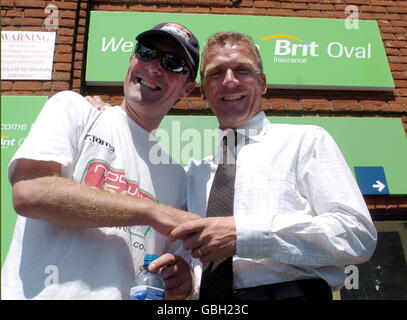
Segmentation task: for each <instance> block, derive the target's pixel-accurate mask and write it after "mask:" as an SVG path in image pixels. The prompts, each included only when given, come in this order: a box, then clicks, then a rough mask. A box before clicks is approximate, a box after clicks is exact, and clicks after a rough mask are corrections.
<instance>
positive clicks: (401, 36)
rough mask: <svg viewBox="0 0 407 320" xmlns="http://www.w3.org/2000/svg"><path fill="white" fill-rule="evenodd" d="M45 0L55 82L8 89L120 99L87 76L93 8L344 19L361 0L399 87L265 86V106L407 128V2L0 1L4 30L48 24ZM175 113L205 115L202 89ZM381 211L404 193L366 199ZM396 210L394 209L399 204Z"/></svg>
mask: <svg viewBox="0 0 407 320" xmlns="http://www.w3.org/2000/svg"><path fill="white" fill-rule="evenodd" d="M48 4H54V5H55V6H57V8H58V9H59V10H58V12H59V29H58V30H56V32H57V37H56V46H55V55H54V66H53V73H52V80H51V81H21V80H20V81H2V82H1V89H2V94H3V95H46V96H52V95H53V94H55V93H56V92H58V91H61V90H66V89H71V90H74V91H77V92H80V93H82V94H89V95H101V96H102V98H103V99H104V100H106V101H108V102H110V103H111V104H117V103H120V102H121V100H122V90H121V88H117V87H109V88H106V87H87V86H86V85H85V83H84V81H83V79H84V70H85V68H84V61H85V56H86V41H87V39H86V30H87V18H88V13H89V11H90V10H103V11H139V12H140V11H141V12H166V13H171V12H172V13H195V14H234V15H262V16H284V17H316V18H338V19H345V18H346V17H347V15H348V14H346V13H345V7H346V6H347V5H356V6H357V8H358V10H359V18H360V19H362V20H363V19H366V20H376V21H377V23H378V25H379V29H380V32H381V36H382V39H383V44H384V48H385V51H386V54H387V57H388V61H389V64H390V68H391V71H392V75H393V79H394V82H395V89H394V90H393V91H392V92H361V91H317V90H312V91H311V90H281V89H272V90H270V89H269V90H268V91H267V94H266V95H265V96H264V99H263V104H262V106H263V109H264V110H265V111H266V113H267V114H268V115H301V116H303V115H305V116H306V115H321V116H366V117H375V116H377V117H398V118H401V119H402V121H403V125H404V128H405V130H406V133H407V1H385V0H384V1H381V0H345V1H344V0H287V1H268V0H267V1H253V0H146V1H132V0H127V1H118V0H95V1H84V0H78V1H74V0H59V1H41V0H2V2H1V5H2V10H1V16H2V29H3V30H30V31H47V29H46V28H45V25H44V22H45V18H46V16H47V14H46V13H45V12H44V9H45V7H46V6H47V5H48ZM171 113H172V114H208V113H210V110H209V109H208V107H207V105H206V104H205V103H203V102H202V101H201V99H200V94H199V91H198V90H195V91H194V92H193V93H192V95H191V96H190V97H188V98H186V99H183V100H182V101H180V102H179V103H178V104H177V105H176V106H175V107H174V108H173V109H172V110H171ZM367 202H368V205H369V209H370V210H371V211H377V212H386V211H391V212H399V209H400V210H402V211H404V212H405V211H406V208H407V197H397V198H395V197H388V198H378V197H369V198H367ZM396 209H397V210H396Z"/></svg>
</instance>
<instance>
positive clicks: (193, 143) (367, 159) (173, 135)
mask: <svg viewBox="0 0 407 320" xmlns="http://www.w3.org/2000/svg"><path fill="white" fill-rule="evenodd" d="M269 120H270V121H271V122H274V123H288V124H312V125H318V126H320V127H322V128H324V129H326V130H327V131H328V132H329V133H330V134H331V135H332V137H333V138H334V140H335V142H336V143H337V144H338V147H339V149H340V150H341V151H342V153H343V155H344V158H345V160H346V162H347V163H348V165H349V167H350V168H351V169H352V170H353V169H354V168H355V167H383V169H384V171H385V174H386V177H387V187H388V190H389V194H391V195H407V162H406V161H405V159H407V139H406V134H405V132H404V128H403V124H402V122H401V119H400V118H350V117H269ZM217 128H218V121H217V119H216V117H215V116H166V117H165V118H164V120H163V121H162V123H161V125H160V127H159V129H158V130H157V133H156V136H157V139H158V140H159V142H160V145H161V146H162V147H163V149H164V150H166V151H167V152H168V153H169V154H171V155H172V157H173V158H174V159H175V160H176V161H178V162H179V163H181V164H182V165H186V164H187V162H188V160H189V159H190V158H193V159H196V160H201V159H203V158H204V157H206V156H209V155H212V154H214V152H215V149H216V146H217V137H218V130H217ZM389 142H391V143H389ZM163 161H165V159H162V162H163ZM353 173H355V172H353ZM374 182H376V181H374Z"/></svg>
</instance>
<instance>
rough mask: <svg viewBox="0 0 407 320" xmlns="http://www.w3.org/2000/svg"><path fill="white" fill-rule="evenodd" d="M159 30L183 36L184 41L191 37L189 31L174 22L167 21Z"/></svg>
mask: <svg viewBox="0 0 407 320" xmlns="http://www.w3.org/2000/svg"><path fill="white" fill-rule="evenodd" d="M161 30H165V31H168V32H172V33H175V34H176V35H178V36H181V37H182V38H184V39H185V41H189V40H190V39H191V33H190V32H189V31H188V30H187V29H185V28H184V27H183V26H181V25H179V24H176V23H167V24H165V25H164V26H163V27H162V28H161Z"/></svg>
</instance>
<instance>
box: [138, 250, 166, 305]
mask: <svg viewBox="0 0 407 320" xmlns="http://www.w3.org/2000/svg"><path fill="white" fill-rule="evenodd" d="M157 258H158V256H157V255H156V254H146V255H145V257H144V270H143V271H141V272H140V273H139V274H137V275H136V277H135V278H134V283H133V287H132V288H131V289H130V299H131V300H163V299H164V290H165V285H164V281H163V279H162V278H161V277H160V275H159V274H157V273H154V272H150V271H148V266H149V265H150V263H151V262H152V261H153V260H155V259H157Z"/></svg>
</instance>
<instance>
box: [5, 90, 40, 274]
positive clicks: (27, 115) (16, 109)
mask: <svg viewBox="0 0 407 320" xmlns="http://www.w3.org/2000/svg"><path fill="white" fill-rule="evenodd" d="M46 100H47V97H7V96H3V97H1V265H2V266H3V263H4V259H5V258H6V255H7V251H8V248H9V246H10V242H11V238H12V236H13V231H14V226H15V223H16V219H17V214H16V212H15V211H14V209H13V203H12V197H11V185H10V183H9V181H8V175H7V168H8V164H9V162H10V160H11V158H12V157H13V155H14V154H15V153H16V151H17V149H18V148H19V146H20V145H21V144H22V143H23V141H24V139H25V138H26V137H27V135H28V132H29V131H30V129H31V125H32V123H33V122H34V120H35V119H36V118H37V115H38V113H39V112H40V110H41V108H42V106H43V105H44V103H45V101H46Z"/></svg>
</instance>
